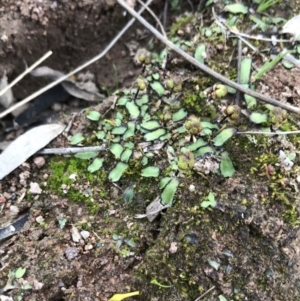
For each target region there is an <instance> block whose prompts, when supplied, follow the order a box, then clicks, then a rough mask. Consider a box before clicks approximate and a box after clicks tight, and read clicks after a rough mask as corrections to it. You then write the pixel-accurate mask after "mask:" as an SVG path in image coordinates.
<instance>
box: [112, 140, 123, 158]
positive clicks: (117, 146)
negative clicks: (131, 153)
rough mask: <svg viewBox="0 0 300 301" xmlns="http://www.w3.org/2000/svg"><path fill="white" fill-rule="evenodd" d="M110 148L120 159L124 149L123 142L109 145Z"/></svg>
mask: <svg viewBox="0 0 300 301" xmlns="http://www.w3.org/2000/svg"><path fill="white" fill-rule="evenodd" d="M109 150H110V151H111V153H112V154H113V155H115V157H116V158H118V159H120V157H121V154H122V152H123V151H124V148H123V146H122V145H121V144H118V143H112V144H111V145H110V146H109Z"/></svg>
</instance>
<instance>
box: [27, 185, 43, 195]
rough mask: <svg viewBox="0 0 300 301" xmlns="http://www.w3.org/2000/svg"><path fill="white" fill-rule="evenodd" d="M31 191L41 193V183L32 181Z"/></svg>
mask: <svg viewBox="0 0 300 301" xmlns="http://www.w3.org/2000/svg"><path fill="white" fill-rule="evenodd" d="M29 191H30V193H32V194H41V193H42V189H41V188H40V186H39V184H38V183H36V182H30V189H29Z"/></svg>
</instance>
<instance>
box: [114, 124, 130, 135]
mask: <svg viewBox="0 0 300 301" xmlns="http://www.w3.org/2000/svg"><path fill="white" fill-rule="evenodd" d="M126 131H127V127H126V126H118V127H115V128H113V129H112V131H111V133H112V134H113V135H123V134H124V133H125V132H126Z"/></svg>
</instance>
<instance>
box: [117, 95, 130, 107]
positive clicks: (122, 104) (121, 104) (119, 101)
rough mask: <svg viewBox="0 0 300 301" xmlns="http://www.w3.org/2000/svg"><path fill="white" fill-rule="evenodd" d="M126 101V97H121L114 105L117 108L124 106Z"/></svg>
mask: <svg viewBox="0 0 300 301" xmlns="http://www.w3.org/2000/svg"><path fill="white" fill-rule="evenodd" d="M128 100H129V99H128V97H126V96H123V97H121V98H119V99H118V101H117V103H116V104H117V106H125V104H126V102H127V101H128Z"/></svg>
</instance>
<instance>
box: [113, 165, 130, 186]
mask: <svg viewBox="0 0 300 301" xmlns="http://www.w3.org/2000/svg"><path fill="white" fill-rule="evenodd" d="M127 168H128V164H126V163H123V162H119V163H118V164H117V165H116V166H115V168H114V169H112V170H111V172H110V173H109V175H108V179H109V180H110V181H112V182H118V181H119V180H120V179H121V177H122V175H123V173H124V172H125V170H126V169H127Z"/></svg>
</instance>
